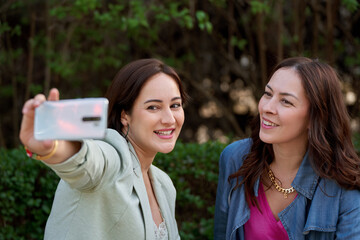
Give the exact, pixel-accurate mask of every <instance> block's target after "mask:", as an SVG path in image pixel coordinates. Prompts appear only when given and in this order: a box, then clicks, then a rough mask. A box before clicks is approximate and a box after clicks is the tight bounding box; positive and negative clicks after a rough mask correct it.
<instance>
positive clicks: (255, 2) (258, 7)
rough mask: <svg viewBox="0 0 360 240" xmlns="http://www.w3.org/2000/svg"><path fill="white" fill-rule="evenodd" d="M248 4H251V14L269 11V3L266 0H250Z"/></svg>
mask: <svg viewBox="0 0 360 240" xmlns="http://www.w3.org/2000/svg"><path fill="white" fill-rule="evenodd" d="M250 5H251V12H252V13H253V14H258V13H269V12H270V4H269V2H268V1H267V0H265V1H260V0H252V1H250Z"/></svg>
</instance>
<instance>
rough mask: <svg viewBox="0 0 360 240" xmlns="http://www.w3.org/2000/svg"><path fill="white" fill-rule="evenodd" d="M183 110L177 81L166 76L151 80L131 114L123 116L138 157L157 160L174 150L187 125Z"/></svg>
mask: <svg viewBox="0 0 360 240" xmlns="http://www.w3.org/2000/svg"><path fill="white" fill-rule="evenodd" d="M184 118H185V117H184V110H183V108H182V99H181V95H180V91H179V88H178V85H177V83H176V82H175V80H174V79H173V78H171V77H169V76H168V75H166V74H164V73H158V74H156V75H154V76H153V77H151V78H150V79H148V80H147V81H146V82H145V84H144V86H143V87H142V89H141V91H140V93H139V96H138V97H137V98H136V100H135V102H134V105H133V107H132V109H131V112H130V113H125V112H123V113H122V117H121V121H122V123H123V125H124V126H125V127H124V132H126V131H127V128H128V127H127V126H128V125H130V131H129V133H128V139H129V141H130V142H131V144H132V145H133V147H134V149H135V151H136V153H137V154H138V157H139V158H141V156H146V157H155V155H156V153H157V152H162V153H168V152H170V151H172V150H173V148H174V146H175V143H176V140H177V138H178V136H179V134H180V130H181V127H182V125H183V123H184Z"/></svg>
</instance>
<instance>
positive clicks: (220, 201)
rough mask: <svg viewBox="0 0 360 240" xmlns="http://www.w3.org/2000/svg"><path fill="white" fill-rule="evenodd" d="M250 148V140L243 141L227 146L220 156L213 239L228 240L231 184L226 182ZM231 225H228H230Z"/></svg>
mask: <svg viewBox="0 0 360 240" xmlns="http://www.w3.org/2000/svg"><path fill="white" fill-rule="evenodd" d="M250 147H251V140H250V139H243V140H239V141H237V142H234V143H232V144H230V145H229V146H227V147H226V148H225V150H224V151H223V152H222V153H221V155H220V161H219V180H218V186H217V192H216V203H215V219H214V239H215V240H220V239H228V237H229V235H230V232H229V230H227V229H228V228H230V227H231V226H229V223H228V218H229V217H228V215H229V207H230V198H231V192H232V189H233V187H234V186H233V185H234V184H232V183H233V182H235V181H236V180H232V181H231V182H229V181H228V178H229V176H230V175H231V174H233V173H235V172H236V171H237V170H238V169H239V168H240V167H241V165H242V162H243V158H244V156H245V155H246V154H247V153H248V152H249V149H250ZM231 224H232V223H230V225H231Z"/></svg>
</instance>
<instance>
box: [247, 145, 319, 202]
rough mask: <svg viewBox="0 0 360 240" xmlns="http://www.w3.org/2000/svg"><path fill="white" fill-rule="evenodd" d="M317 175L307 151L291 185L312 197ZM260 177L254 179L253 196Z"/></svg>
mask: <svg viewBox="0 0 360 240" xmlns="http://www.w3.org/2000/svg"><path fill="white" fill-rule="evenodd" d="M318 180H319V176H318V175H317V174H316V173H315V171H314V169H313V168H312V167H311V163H310V157H309V151H307V152H306V154H305V156H304V158H303V161H302V162H301V165H300V167H299V170H298V172H297V174H296V176H295V179H294V180H293V182H292V183H291V185H292V186H293V187H294V188H295V190H296V191H297V192H298V193H300V194H302V195H304V196H305V197H306V198H308V199H310V200H311V199H312V198H313V196H314V192H315V189H316V185H317V183H318ZM259 184H260V178H258V180H257V181H256V183H255V185H254V193H255V196H256V197H257V196H258V191H259Z"/></svg>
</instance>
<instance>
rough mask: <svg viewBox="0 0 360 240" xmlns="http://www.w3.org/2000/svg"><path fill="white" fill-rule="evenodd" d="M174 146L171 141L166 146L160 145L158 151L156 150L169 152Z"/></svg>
mask: <svg viewBox="0 0 360 240" xmlns="http://www.w3.org/2000/svg"><path fill="white" fill-rule="evenodd" d="M174 147H175V143H174V144H173V143H171V144H169V145H167V146H162V147H160V149H159V151H158V152H161V153H169V152H171V151H172V150H174Z"/></svg>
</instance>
